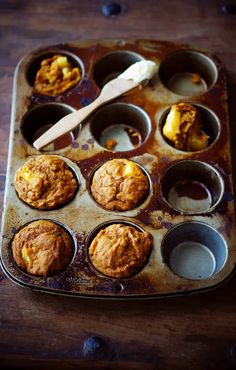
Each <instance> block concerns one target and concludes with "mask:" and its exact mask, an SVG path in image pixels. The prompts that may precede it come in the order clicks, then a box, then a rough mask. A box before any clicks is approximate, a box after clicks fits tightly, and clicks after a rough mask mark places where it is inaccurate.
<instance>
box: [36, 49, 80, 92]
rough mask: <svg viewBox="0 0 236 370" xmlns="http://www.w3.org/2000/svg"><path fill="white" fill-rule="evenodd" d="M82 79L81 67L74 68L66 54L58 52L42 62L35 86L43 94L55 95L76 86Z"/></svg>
mask: <svg viewBox="0 0 236 370" xmlns="http://www.w3.org/2000/svg"><path fill="white" fill-rule="evenodd" d="M80 79H81V73H80V70H79V68H77V67H75V68H74V67H73V66H72V64H71V63H70V62H69V61H68V59H67V57H66V56H63V55H60V54H56V55H53V56H52V57H51V58H47V59H44V60H43V61H42V62H41V68H40V69H39V70H38V72H37V75H36V79H35V82H34V87H35V90H36V91H38V92H39V93H41V94H44V95H51V96H54V95H58V94H62V93H63V92H65V91H66V90H68V89H70V88H71V87H73V86H75V85H76V84H77V83H78V82H79V81H80Z"/></svg>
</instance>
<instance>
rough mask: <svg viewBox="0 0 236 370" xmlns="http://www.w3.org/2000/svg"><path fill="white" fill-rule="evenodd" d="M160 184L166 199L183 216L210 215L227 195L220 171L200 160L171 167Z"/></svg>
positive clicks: (183, 162) (181, 162)
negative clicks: (208, 213)
mask: <svg viewBox="0 0 236 370" xmlns="http://www.w3.org/2000/svg"><path fill="white" fill-rule="evenodd" d="M160 185H161V194H162V196H163V198H164V200H165V201H166V202H167V203H168V205H169V206H170V207H172V208H174V209H175V210H176V211H178V212H180V213H183V214H200V213H206V212H211V211H212V210H213V209H214V208H215V207H216V206H217V205H218V204H219V203H220V201H221V199H222V196H223V194H224V181H223V179H222V176H221V175H220V173H219V171H217V170H216V169H215V168H214V167H212V166H211V165H209V164H207V163H205V162H201V161H197V160H183V161H180V162H177V163H174V164H173V165H171V166H170V167H168V168H167V170H166V171H165V173H164V175H163V177H162V179H161V181H160Z"/></svg>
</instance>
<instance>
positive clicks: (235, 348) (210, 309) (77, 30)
mask: <svg viewBox="0 0 236 370" xmlns="http://www.w3.org/2000/svg"><path fill="white" fill-rule="evenodd" d="M104 3H105V1H104V2H103V1H100V0H97V1H76V0H60V1H52V2H48V1H43V0H38V1H27V0H18V1H17V0H8V1H7V0H2V1H1V2H0V10H1V11H0V27H1V50H2V51H1V56H0V59H1V70H0V101H1V105H0V117H1V118H0V205H1V206H2V204H3V194H4V180H5V173H6V166H7V146H8V134H9V123H10V106H11V95H12V80H13V72H14V68H15V66H16V64H17V62H18V60H19V59H20V58H21V57H22V56H23V55H24V54H26V53H28V52H29V51H31V50H32V49H34V48H37V47H39V46H43V45H50V44H56V43H61V42H64V41H72V40H80V39H89V38H90V39H93V38H107V37H108V36H109V37H112V38H119V39H122V38H124V39H125V38H146V39H148V38H150V39H157V40H169V41H175V42H180V43H183V42H184V43H188V44H193V45H195V46H196V47H199V48H205V49H209V50H210V51H211V52H213V53H215V54H217V55H218V57H219V58H220V59H221V60H222V62H223V63H224V64H225V66H226V69H227V72H228V93H229V113H230V127H231V132H232V135H231V136H232V144H233V145H232V148H233V159H234V158H235V155H236V145H235V144H236V139H235V138H236V125H235V122H236V113H235V112H236V111H235V103H236V101H235V96H236V95H235V88H236V48H235V40H236V14H235V7H236V3H235V1H231V2H230V4H232V6H231V7H230V6H228V7H227V6H224V4H225V3H224V2H222V1H217V0H215V1H213V0H212V1H204V2H201V1H195V0H189V1H174V0H169V1H161V0H159V1H155V0H153V1H151V0H146V1H142V0H137V1H131V0H120V1H119V0H118V1H117V3H118V4H120V5H121V13H120V14H119V15H116V16H110V17H108V16H105V15H103V14H102V5H103V4H104ZM234 169H236V167H235V166H234ZM94 337H95V338H94ZM88 338H89V339H88ZM88 342H90V343H91V342H93V344H95V347H96V348H97V349H96V348H95V349H94V351H92V350H90V348H89V346H88ZM0 367H1V369H16V368H17V369H22V370H23V369H24V370H25V369H41V368H45V369H60V370H62V369H93V368H96V369H97V368H100V369H145V370H147V369H162V370H164V369H181V370H184V369H188V370H189V369H191V370H194V369H196V370H204V369H221V370H224V369H225V370H226V369H227V370H228V369H235V368H236V277H235V276H234V277H232V278H231V280H230V281H229V282H228V283H226V284H224V285H223V286H222V287H220V288H218V289H216V290H213V291H211V292H208V293H203V294H196V295H192V296H184V297H178V298H167V299H157V300H144V301H103V300H87V299H76V298H67V297H61V296H51V295H46V294H42V293H35V292H31V291H30V290H27V289H23V288H21V287H18V286H16V285H15V284H13V283H12V282H11V281H10V280H9V279H8V278H6V277H5V276H4V275H3V273H1V274H0Z"/></svg>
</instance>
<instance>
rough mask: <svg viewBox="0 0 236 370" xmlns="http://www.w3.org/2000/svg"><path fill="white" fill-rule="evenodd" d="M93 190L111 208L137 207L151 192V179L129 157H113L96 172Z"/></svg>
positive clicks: (105, 206) (98, 198) (94, 194)
mask: <svg viewBox="0 0 236 370" xmlns="http://www.w3.org/2000/svg"><path fill="white" fill-rule="evenodd" d="M91 192H92V195H93V197H94V199H95V200H96V201H97V202H98V203H99V204H100V205H101V206H102V207H104V208H106V209H109V210H117V211H127V210H130V209H133V208H135V207H136V206H137V205H138V204H140V202H141V201H143V200H144V198H145V197H146V196H147V194H148V192H149V181H148V178H147V176H146V175H145V174H144V172H143V171H142V170H141V168H140V167H139V166H138V165H137V164H136V163H134V162H132V161H129V160H128V159H112V160H110V161H108V162H106V163H105V164H103V165H102V166H101V167H100V168H99V169H98V170H97V171H96V172H95V174H94V176H93V180H92V185H91Z"/></svg>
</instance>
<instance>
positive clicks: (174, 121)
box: [163, 108, 180, 139]
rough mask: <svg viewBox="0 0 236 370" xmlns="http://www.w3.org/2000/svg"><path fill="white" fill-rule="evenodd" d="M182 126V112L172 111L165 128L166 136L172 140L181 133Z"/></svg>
mask: <svg viewBox="0 0 236 370" xmlns="http://www.w3.org/2000/svg"><path fill="white" fill-rule="evenodd" d="M179 126H180V112H179V111H178V110H177V109H173V108H172V109H171V111H170V113H169V114H168V116H167V118H166V123H165V125H164V127H163V134H164V136H166V137H168V138H169V139H172V138H174V137H175V135H176V134H177V133H179Z"/></svg>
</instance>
